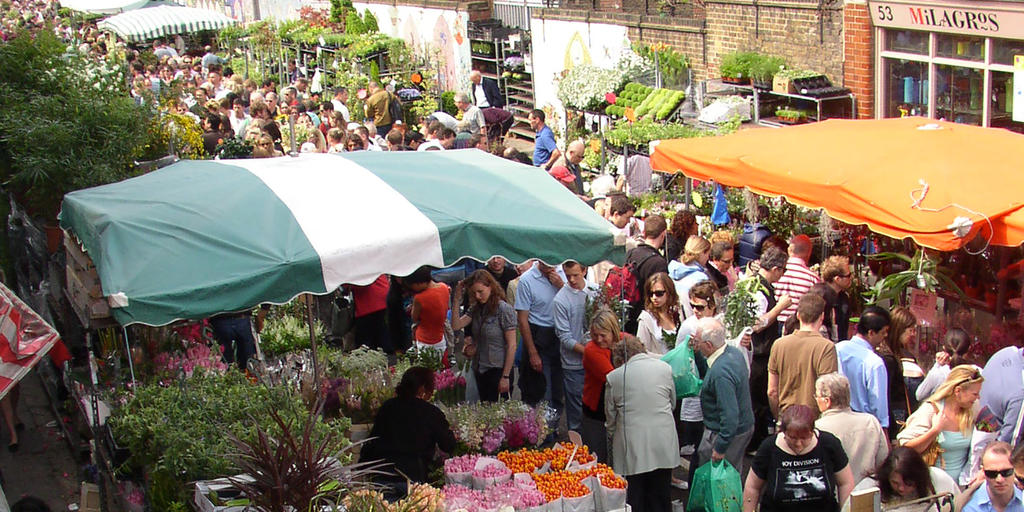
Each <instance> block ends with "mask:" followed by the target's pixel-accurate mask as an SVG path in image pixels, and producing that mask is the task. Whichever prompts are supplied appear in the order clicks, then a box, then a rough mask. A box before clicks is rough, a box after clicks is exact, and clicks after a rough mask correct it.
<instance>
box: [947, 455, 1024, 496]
mask: <svg viewBox="0 0 1024 512" xmlns="http://www.w3.org/2000/svg"><path fill="white" fill-rule="evenodd" d="M1010 450H1011V448H1010V445H1009V444H1007V443H1004V442H1002V441H994V442H992V443H990V444H989V445H988V446H987V447H985V452H984V453H983V454H982V456H981V469H982V471H983V472H984V474H985V482H984V483H982V484H981V487H978V490H976V491H974V495H973V496H971V499H970V501H968V502H967V504H966V505H964V508H963V509H961V510H963V512H993V511H997V512H1024V495H1022V491H1021V490H1020V489H1018V488H1017V486H1016V485H1014V480H1015V479H1016V477H1015V476H1014V468H1013V464H1011V463H1010Z"/></svg>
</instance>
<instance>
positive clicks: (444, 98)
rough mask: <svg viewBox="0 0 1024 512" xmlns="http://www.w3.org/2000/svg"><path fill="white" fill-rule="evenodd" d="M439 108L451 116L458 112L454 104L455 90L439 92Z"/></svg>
mask: <svg viewBox="0 0 1024 512" xmlns="http://www.w3.org/2000/svg"><path fill="white" fill-rule="evenodd" d="M441 110H442V111H444V112H447V113H449V114H450V115H453V116H454V115H455V114H458V113H459V107H456V106H455V91H444V92H442V93H441Z"/></svg>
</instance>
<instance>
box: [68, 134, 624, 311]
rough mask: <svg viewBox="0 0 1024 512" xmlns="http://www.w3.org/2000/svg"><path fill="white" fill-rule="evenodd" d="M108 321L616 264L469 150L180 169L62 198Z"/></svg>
mask: <svg viewBox="0 0 1024 512" xmlns="http://www.w3.org/2000/svg"><path fill="white" fill-rule="evenodd" d="M60 221H61V226H62V227H63V228H64V229H67V230H69V231H70V232H72V233H73V234H74V235H76V236H77V237H78V239H79V240H81V242H82V244H83V245H84V247H85V249H86V251H87V252H88V254H89V256H90V257H91V258H92V260H93V262H94V263H95V264H96V268H97V270H98V272H99V276H100V281H101V284H102V287H103V294H104V295H105V296H107V297H108V298H109V302H111V305H113V306H117V307H114V308H112V311H113V314H114V317H115V319H116V320H117V321H118V322H120V323H121V324H123V325H127V324H132V323H142V324H147V325H163V324H167V323H170V322H173V321H175V320H177V319H186V318H203V317H206V316H209V315H211V314H216V313H221V312H225V311H236V310H240V309H243V308H249V307H252V306H254V305H256V304H259V303H261V302H273V303H284V302H287V301H289V300H291V299H292V298H293V297H295V296H296V295H298V294H300V293H306V292H310V293H317V294H322V293H327V292H330V291H333V290H334V289H336V288H337V287H338V286H339V285H341V284H343V283H352V284H367V283H370V282H372V281H373V280H374V279H376V277H377V276H378V275H380V274H394V275H407V274H410V273H412V271H414V270H415V269H417V268H418V267H420V266H421V265H433V266H436V267H444V266H448V265H451V264H453V263H455V262H456V261H458V260H460V259H462V258H463V257H470V258H473V259H476V260H479V261H486V260H487V259H488V258H490V257H491V256H495V255H499V256H504V257H505V258H506V259H508V260H509V261H511V262H514V263H517V262H522V261H525V260H528V259H530V258H540V259H541V260H543V261H546V262H549V263H560V262H563V261H565V260H568V259H574V260H577V261H580V262H582V263H584V264H593V263H596V262H599V261H604V260H611V261H615V262H620V263H621V262H622V260H623V259H624V257H625V252H624V248H623V246H622V245H621V244H622V243H623V242H624V240H619V241H618V244H617V243H616V241H615V238H614V235H613V231H612V226H611V225H610V224H609V223H608V222H607V221H605V220H604V219H603V218H601V217H600V216H599V215H597V213H595V212H594V211H593V210H592V209H591V208H589V207H588V206H587V205H586V204H585V203H584V202H582V201H580V200H579V199H577V198H576V197H575V196H574V195H573V194H572V193H571V192H569V191H568V190H567V189H566V188H564V187H563V186H562V185H561V184H559V183H558V182H556V181H555V180H554V179H552V178H551V177H550V176H548V174H547V173H546V172H544V171H542V170H539V169H536V168H534V167H530V166H526V165H522V164H519V163H515V162H511V161H508V160H505V159H502V158H498V157H495V156H493V155H489V154H487V153H484V152H482V151H479V150H475V149H467V150H458V151H428V152H416V151H412V152H395V153H381V152H377V153H373V152H358V153H346V154H345V155H344V156H338V155H317V154H308V155H302V156H299V157H280V158H267V159H253V160H222V161H209V160H206V161H202V160H199V161H192V160H189V161H182V162H178V163H176V164H173V165H170V166H168V167H165V168H163V169H160V170H158V171H154V172H152V173H149V174H147V175H144V176H140V177H137V178H132V179H129V180H126V181H123V182H120V183H114V184H111V185H105V186H102V187H96V188H92V189H86V190H80V191H77V192H72V193H70V194H67V195H66V196H65V197H64V204H63V210H62V212H61V214H60Z"/></svg>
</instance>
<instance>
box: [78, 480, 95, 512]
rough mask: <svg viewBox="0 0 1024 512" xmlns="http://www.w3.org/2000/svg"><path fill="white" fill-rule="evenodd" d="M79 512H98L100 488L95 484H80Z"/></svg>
mask: <svg viewBox="0 0 1024 512" xmlns="http://www.w3.org/2000/svg"><path fill="white" fill-rule="evenodd" d="M78 510H79V511H80V512H100V488H99V486H98V485H96V484H90V483H89V482H82V496H81V498H79V504H78Z"/></svg>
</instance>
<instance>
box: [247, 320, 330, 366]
mask: <svg viewBox="0 0 1024 512" xmlns="http://www.w3.org/2000/svg"><path fill="white" fill-rule="evenodd" d="M313 325H314V329H315V331H316V336H317V339H320V340H322V339H323V337H324V333H325V332H326V329H325V328H324V324H323V323H321V322H320V321H319V320H314V322H313ZM309 347H310V343H309V324H307V323H306V321H305V320H301V319H299V318H297V317H295V316H292V315H281V316H280V317H271V318H268V319H267V323H266V326H264V328H263V331H262V332H261V333H260V348H261V349H262V350H263V353H264V354H266V355H267V356H280V355H282V354H287V353H288V352H295V351H297V350H305V349H308V348H309Z"/></svg>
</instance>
